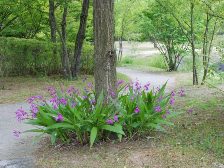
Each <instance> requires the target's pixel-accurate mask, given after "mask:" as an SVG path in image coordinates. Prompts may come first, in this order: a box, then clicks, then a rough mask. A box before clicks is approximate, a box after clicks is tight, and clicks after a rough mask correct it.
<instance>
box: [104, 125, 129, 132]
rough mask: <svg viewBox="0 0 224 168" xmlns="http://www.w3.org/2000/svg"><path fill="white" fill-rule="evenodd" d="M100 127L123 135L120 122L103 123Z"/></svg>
mask: <svg viewBox="0 0 224 168" xmlns="http://www.w3.org/2000/svg"><path fill="white" fill-rule="evenodd" d="M101 128H102V129H104V130H107V131H111V132H115V133H117V134H121V135H125V133H124V131H123V129H122V126H121V125H120V124H117V125H103V126H102V127H101Z"/></svg>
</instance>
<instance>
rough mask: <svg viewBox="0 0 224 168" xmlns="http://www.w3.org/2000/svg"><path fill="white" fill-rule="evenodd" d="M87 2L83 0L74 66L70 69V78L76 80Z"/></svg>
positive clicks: (86, 14) (84, 28) (84, 29)
mask: <svg viewBox="0 0 224 168" xmlns="http://www.w3.org/2000/svg"><path fill="white" fill-rule="evenodd" d="M88 10H89V0H83V2H82V12H81V15H80V25H79V31H78V33H77V36H76V41H75V52H74V64H73V67H72V76H73V77H75V78H77V75H78V73H79V69H80V61H81V52H82V46H83V42H84V39H85V32H86V23H87V18H88Z"/></svg>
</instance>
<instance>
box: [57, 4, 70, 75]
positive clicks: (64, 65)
mask: <svg viewBox="0 0 224 168" xmlns="http://www.w3.org/2000/svg"><path fill="white" fill-rule="evenodd" d="M67 13H68V8H67V5H65V6H64V11H63V16H62V21H61V32H60V31H59V29H57V30H58V34H59V36H60V39H61V46H62V68H63V74H64V77H65V78H67V79H70V78H71V71H70V65H69V58H68V49H67V44H66V19H67Z"/></svg>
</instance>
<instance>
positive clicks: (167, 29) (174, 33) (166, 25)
mask: <svg viewBox="0 0 224 168" xmlns="http://www.w3.org/2000/svg"><path fill="white" fill-rule="evenodd" d="M141 20H142V23H141V31H142V38H143V39H150V40H151V41H152V42H153V43H154V45H155V46H156V48H158V49H159V51H160V52H161V54H162V55H163V58H164V62H165V63H166V66H167V70H168V71H176V70H177V69H178V67H179V65H180V63H181V61H182V59H183V56H184V55H185V52H186V49H187V39H186V37H185V35H184V34H183V32H182V29H181V28H180V27H179V25H178V23H176V21H175V19H174V18H173V17H172V15H171V14H170V13H169V12H167V11H164V9H163V8H161V7H160V6H159V5H158V4H156V3H155V4H151V5H150V7H148V8H147V9H145V10H144V11H143V14H142V15H141Z"/></svg>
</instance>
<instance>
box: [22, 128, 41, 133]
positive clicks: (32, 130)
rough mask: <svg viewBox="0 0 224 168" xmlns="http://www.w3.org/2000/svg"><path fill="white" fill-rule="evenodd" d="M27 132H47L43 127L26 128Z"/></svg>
mask: <svg viewBox="0 0 224 168" xmlns="http://www.w3.org/2000/svg"><path fill="white" fill-rule="evenodd" d="M27 132H45V130H43V129H30V130H26V131H24V132H23V133H27Z"/></svg>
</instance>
